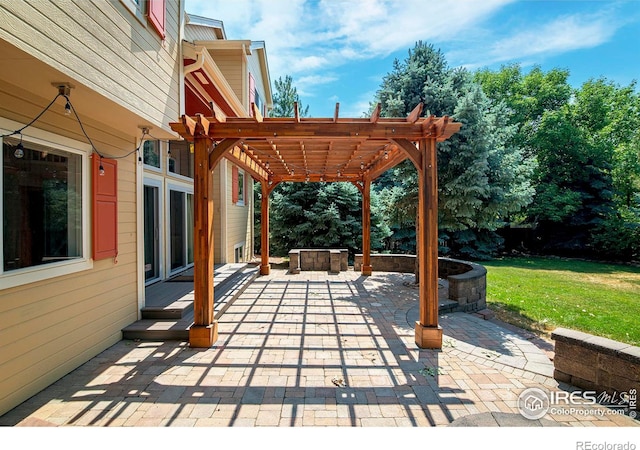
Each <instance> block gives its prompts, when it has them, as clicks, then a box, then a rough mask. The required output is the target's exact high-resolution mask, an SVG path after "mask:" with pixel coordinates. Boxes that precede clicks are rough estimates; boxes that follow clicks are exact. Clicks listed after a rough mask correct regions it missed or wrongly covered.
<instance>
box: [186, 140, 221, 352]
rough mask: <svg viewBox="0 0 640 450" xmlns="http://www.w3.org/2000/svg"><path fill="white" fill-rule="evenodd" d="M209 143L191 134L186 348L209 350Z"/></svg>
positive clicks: (213, 324) (213, 334)
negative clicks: (190, 254)
mask: <svg viewBox="0 0 640 450" xmlns="http://www.w3.org/2000/svg"><path fill="white" fill-rule="evenodd" d="M211 144H212V141H211V139H210V138H209V137H208V136H207V134H206V133H195V134H194V163H195V174H194V175H195V176H194V180H193V191H194V195H193V201H194V208H193V209H194V220H193V223H194V230H193V259H194V269H193V287H194V300H193V322H194V323H193V325H192V326H191V328H190V329H189V346H191V347H199V348H209V347H211V346H212V345H213V343H214V342H215V341H216V340H217V339H218V322H217V321H216V320H214V319H213V317H214V313H213V244H214V242H213V236H214V235H213V207H214V205H213V180H212V174H211V171H210V170H209V149H210V148H211Z"/></svg>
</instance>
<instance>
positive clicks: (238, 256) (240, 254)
mask: <svg viewBox="0 0 640 450" xmlns="http://www.w3.org/2000/svg"><path fill="white" fill-rule="evenodd" d="M243 261H244V245H240V246H236V247H235V248H234V249H233V262H236V263H239V262H243Z"/></svg>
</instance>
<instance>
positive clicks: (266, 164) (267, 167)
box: [264, 161, 269, 170]
mask: <svg viewBox="0 0 640 450" xmlns="http://www.w3.org/2000/svg"><path fill="white" fill-rule="evenodd" d="M264 168H265V169H267V170H269V161H267V162H266V163H264Z"/></svg>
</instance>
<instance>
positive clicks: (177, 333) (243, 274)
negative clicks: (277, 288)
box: [122, 266, 259, 341]
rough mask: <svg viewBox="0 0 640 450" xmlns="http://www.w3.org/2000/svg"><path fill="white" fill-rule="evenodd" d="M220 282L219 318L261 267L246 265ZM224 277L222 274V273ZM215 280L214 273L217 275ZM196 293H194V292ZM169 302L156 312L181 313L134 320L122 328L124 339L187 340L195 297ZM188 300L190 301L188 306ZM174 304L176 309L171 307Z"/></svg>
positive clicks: (216, 297)
mask: <svg viewBox="0 0 640 450" xmlns="http://www.w3.org/2000/svg"><path fill="white" fill-rule="evenodd" d="M226 275H227V276H225V277H224V279H221V280H220V282H219V283H217V284H216V283H214V286H215V287H214V290H213V293H214V313H215V318H216V319H218V318H219V317H220V316H221V315H222V314H223V313H224V311H226V309H227V308H228V307H229V306H231V304H232V303H233V302H234V301H235V299H236V298H238V297H239V296H240V294H242V293H243V292H244V291H245V289H246V288H247V287H248V286H249V284H251V282H252V281H253V280H255V279H256V277H257V276H258V275H259V269H258V267H253V266H247V267H245V268H244V269H242V270H238V271H234V272H233V273H229V274H226ZM221 278H222V277H221ZM214 280H215V277H214ZM191 295H193V294H191ZM174 303H180V304H179V305H173V307H171V305H169V306H168V307H166V308H168V310H166V311H164V312H163V311H161V310H157V311H156V312H155V313H156V314H160V315H162V314H165V315H167V316H168V315H170V314H172V313H173V314H176V315H177V314H178V310H179V313H180V314H181V316H180V317H175V318H170V317H169V318H167V317H165V318H162V317H161V318H153V319H149V318H144V319H142V320H138V321H137V322H134V323H132V324H131V325H129V326H127V327H125V328H124V329H123V330H122V338H123V339H136V340H152V341H170V340H175V341H186V340H189V328H191V325H192V324H193V299H192V298H191V300H190V301H189V300H187V299H180V300H176V302H174ZM186 303H190V305H189V307H186ZM156 308H159V307H156ZM172 308H174V310H173V311H172Z"/></svg>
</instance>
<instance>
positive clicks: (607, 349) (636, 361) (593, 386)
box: [551, 328, 640, 394]
mask: <svg viewBox="0 0 640 450" xmlns="http://www.w3.org/2000/svg"><path fill="white" fill-rule="evenodd" d="M551 338H552V339H554V340H555V357H554V360H553V365H554V368H555V370H554V373H553V377H554V378H555V379H556V380H558V381H561V382H564V383H569V384H571V385H573V386H576V387H579V388H582V389H585V390H591V391H596V392H603V391H606V392H609V393H613V392H617V393H619V394H620V393H622V392H627V393H628V392H629V391H630V390H631V389H636V391H637V390H638V389H640V347H635V346H633V345H629V344H624V343H622V342H618V341H613V340H611V339H606V338H603V337H598V336H593V335H591V334H587V333H583V332H581V331H575V330H569V329H566V328H556V329H555V330H554V331H553V333H552V335H551Z"/></svg>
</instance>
